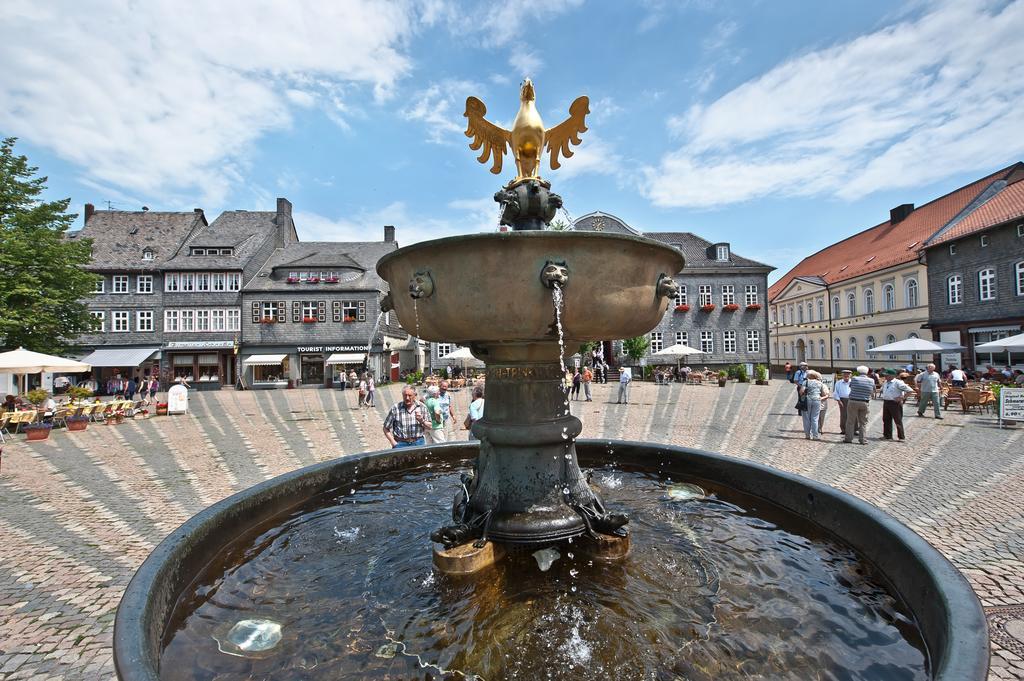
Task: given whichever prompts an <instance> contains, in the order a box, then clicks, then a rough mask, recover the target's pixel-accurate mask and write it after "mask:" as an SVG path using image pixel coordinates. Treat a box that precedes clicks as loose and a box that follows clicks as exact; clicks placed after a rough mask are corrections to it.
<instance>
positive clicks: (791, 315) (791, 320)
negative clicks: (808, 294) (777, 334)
mask: <svg viewBox="0 0 1024 681" xmlns="http://www.w3.org/2000/svg"><path fill="white" fill-rule="evenodd" d="M789 323H790V324H796V314H794V312H793V306H792V305H790V306H789Z"/></svg>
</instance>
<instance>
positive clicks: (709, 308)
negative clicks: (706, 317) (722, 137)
mask: <svg viewBox="0 0 1024 681" xmlns="http://www.w3.org/2000/svg"><path fill="white" fill-rule="evenodd" d="M714 309H715V304H714V303H708V304H707V305H701V306H700V311H701V312H711V311H712V310H714Z"/></svg>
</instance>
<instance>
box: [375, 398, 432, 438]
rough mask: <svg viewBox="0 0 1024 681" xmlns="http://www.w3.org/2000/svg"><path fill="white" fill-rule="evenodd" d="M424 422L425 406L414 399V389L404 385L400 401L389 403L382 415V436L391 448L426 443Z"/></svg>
mask: <svg viewBox="0 0 1024 681" xmlns="http://www.w3.org/2000/svg"><path fill="white" fill-rule="evenodd" d="M426 424H427V410H426V407H424V406H423V403H422V402H420V401H419V400H417V399H416V389H415V388H413V387H412V386H411V385H410V386H406V387H405V388H404V389H403V390H402V401H401V402H396V403H395V404H393V405H391V409H389V410H388V415H387V416H386V417H384V437H386V438H387V439H388V442H390V443H391V448H392V449H397V448H398V447H416V446H419V445H422V444H425V443H426V441H425V440H424V438H423V431H424V428H426Z"/></svg>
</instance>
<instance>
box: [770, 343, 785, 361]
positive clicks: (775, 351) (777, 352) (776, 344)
mask: <svg viewBox="0 0 1024 681" xmlns="http://www.w3.org/2000/svg"><path fill="white" fill-rule="evenodd" d="M772 347H773V348H774V352H773V353H772V355H773V356H775V357H780V356H781V355H779V341H775V342H774V343H773V344H772ZM782 347H786V344H785V343H783V344H782Z"/></svg>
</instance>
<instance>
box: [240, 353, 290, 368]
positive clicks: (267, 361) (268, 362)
mask: <svg viewBox="0 0 1024 681" xmlns="http://www.w3.org/2000/svg"><path fill="white" fill-rule="evenodd" d="M287 356H288V355H249V356H248V357H246V358H245V359H243V360H242V364H244V365H246V366H250V367H265V366H276V365H278V364H280V363H281V362H283V361H284V358H285V357H287Z"/></svg>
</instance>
